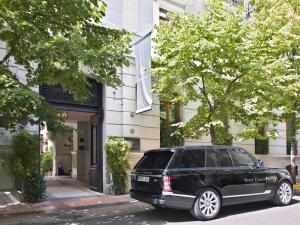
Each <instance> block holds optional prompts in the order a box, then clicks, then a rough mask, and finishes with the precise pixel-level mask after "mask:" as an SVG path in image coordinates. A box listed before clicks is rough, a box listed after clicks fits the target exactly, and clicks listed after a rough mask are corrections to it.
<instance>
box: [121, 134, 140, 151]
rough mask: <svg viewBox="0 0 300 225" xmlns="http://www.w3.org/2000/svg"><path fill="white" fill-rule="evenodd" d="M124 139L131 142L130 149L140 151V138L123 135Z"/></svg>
mask: <svg viewBox="0 0 300 225" xmlns="http://www.w3.org/2000/svg"><path fill="white" fill-rule="evenodd" d="M124 140H126V141H129V142H130V143H131V151H140V150H141V139H139V138H131V137H125V138H124Z"/></svg>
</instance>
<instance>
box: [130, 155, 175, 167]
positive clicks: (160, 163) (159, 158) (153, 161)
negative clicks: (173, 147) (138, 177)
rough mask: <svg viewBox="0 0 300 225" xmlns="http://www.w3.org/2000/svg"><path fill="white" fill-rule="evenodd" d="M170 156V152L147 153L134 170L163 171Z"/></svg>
mask: <svg viewBox="0 0 300 225" xmlns="http://www.w3.org/2000/svg"><path fill="white" fill-rule="evenodd" d="M172 155H173V152H171V151H153V152H148V153H146V154H145V155H144V157H143V158H142V159H141V160H140V162H139V163H138V164H137V165H136V166H135V169H165V168H166V166H167V165H168V162H169V161H170V159H171V157H172Z"/></svg>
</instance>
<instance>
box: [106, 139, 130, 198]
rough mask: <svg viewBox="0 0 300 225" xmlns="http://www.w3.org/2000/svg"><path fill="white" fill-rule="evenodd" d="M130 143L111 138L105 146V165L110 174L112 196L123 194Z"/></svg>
mask: <svg viewBox="0 0 300 225" xmlns="http://www.w3.org/2000/svg"><path fill="white" fill-rule="evenodd" d="M130 148H131V145H130V142H128V141H125V140H124V139H123V138H118V137H111V138H109V140H108V141H107V143H106V144H105V150H106V155H107V163H108V166H109V168H110V170H111V173H112V178H113V191H114V194H116V195H119V194H124V193H125V189H126V181H127V170H128V169H129V168H130V167H129V160H128V157H129V152H130Z"/></svg>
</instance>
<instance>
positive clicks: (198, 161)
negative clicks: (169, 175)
mask: <svg viewBox="0 0 300 225" xmlns="http://www.w3.org/2000/svg"><path fill="white" fill-rule="evenodd" d="M204 164H205V151H204V150H187V151H184V152H182V153H180V154H179V155H178V156H177V157H176V159H175V161H174V164H173V165H172V168H199V167H204Z"/></svg>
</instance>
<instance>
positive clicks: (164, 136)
mask: <svg viewBox="0 0 300 225" xmlns="http://www.w3.org/2000/svg"><path fill="white" fill-rule="evenodd" d="M178 122H180V107H179V104H171V103H170V102H165V101H161V103H160V147H173V146H180V145H183V138H182V134H181V133H180V132H178V130H177V132H175V131H176V127H173V126H172V124H175V123H178Z"/></svg>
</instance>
